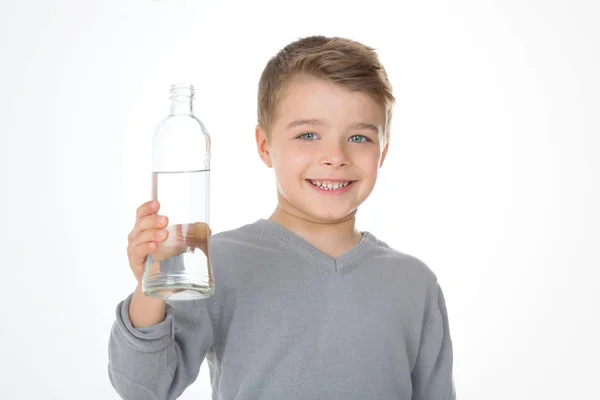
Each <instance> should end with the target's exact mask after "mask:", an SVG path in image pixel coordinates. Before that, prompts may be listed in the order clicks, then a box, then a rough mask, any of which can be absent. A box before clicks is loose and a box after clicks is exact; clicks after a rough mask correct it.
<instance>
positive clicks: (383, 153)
mask: <svg viewBox="0 0 600 400" xmlns="http://www.w3.org/2000/svg"><path fill="white" fill-rule="evenodd" d="M389 145H390V142H389V141H388V142H387V143H386V144H385V147H384V148H383V152H382V153H381V161H380V162H379V168H381V167H382V166H383V162H384V161H385V156H386V155H387V152H388V146H389Z"/></svg>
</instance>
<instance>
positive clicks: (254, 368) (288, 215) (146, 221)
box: [109, 36, 455, 400]
mask: <svg viewBox="0 0 600 400" xmlns="http://www.w3.org/2000/svg"><path fill="white" fill-rule="evenodd" d="M393 103H394V97H393V95H392V89H391V85H390V83H389V82H388V78H387V75H386V72H385V70H384V68H383V66H382V65H381V64H380V62H379V60H378V56H377V55H376V53H375V52H374V50H372V49H370V48H368V47H366V46H364V45H362V44H360V43H357V42H354V41H350V40H346V39H341V38H325V37H322V36H317V37H309V38H304V39H300V40H298V41H296V42H294V43H291V44H290V45H288V46H287V47H285V48H284V49H283V50H281V51H280V52H279V53H278V54H277V55H276V56H275V57H273V58H272V59H271V60H270V61H269V62H268V64H267V66H266V68H265V70H264V72H263V74H262V76H261V79H260V84H259V94H258V126H257V128H256V143H257V149H258V153H259V155H260V157H261V159H262V160H263V162H264V163H265V164H266V165H267V167H269V168H273V169H274V171H275V175H276V183H277V196H278V205H277V207H276V209H275V211H274V212H273V214H272V215H271V216H270V217H269V218H268V219H260V220H258V221H255V222H253V223H250V224H247V225H244V226H242V227H240V228H238V229H235V230H231V231H227V232H221V233H218V234H215V235H214V236H212V238H211V244H210V253H211V254H210V255H211V258H212V265H213V273H214V278H215V284H216V287H215V294H214V295H213V296H212V297H210V298H208V299H205V300H198V301H186V302H172V303H169V302H164V301H162V300H156V299H152V298H149V297H147V296H145V295H144V294H143V293H142V291H141V284H138V287H137V288H136V290H135V291H134V292H133V293H132V294H131V295H129V296H128V297H127V298H126V299H125V300H124V301H122V302H121V303H120V304H119V305H118V307H117V312H116V322H115V324H114V326H113V329H112V334H111V337H110V346H109V354H110V364H109V377H110V381H111V383H112V385H113V387H114V388H115V390H116V391H117V392H118V393H119V394H120V395H121V397H122V398H124V399H128V400H141V399H159V400H167V399H176V398H178V397H179V396H180V395H181V394H182V393H183V392H184V390H185V389H186V388H187V387H188V386H189V385H190V384H191V383H192V382H194V381H195V379H196V377H197V375H198V372H199V369H200V366H201V364H202V362H203V361H204V360H206V361H207V362H208V365H209V368H210V376H211V381H212V387H213V396H212V397H213V399H219V400H233V399H238V400H250V399H252V400H255V399H256V400H258V399H260V400H267V399H269V400H270V399H273V400H274V399H278V400H281V399H285V400H295V399H344V400H347V399H361V400H364V399H378V400H382V399H406V400H415V399H427V400H451V399H455V390H454V384H453V377H452V374H453V373H452V362H453V361H452V358H453V353H452V342H451V339H450V333H449V326H448V318H447V312H446V307H445V301H444V297H443V294H442V290H441V289H440V286H439V284H438V282H437V280H436V276H435V275H434V273H433V272H432V271H431V270H430V269H429V268H428V267H427V266H426V265H425V264H424V263H423V262H421V261H420V260H418V259H417V258H415V257H412V256H410V255H407V254H403V253H401V252H398V251H396V250H394V249H392V248H390V247H389V246H388V245H386V244H385V243H384V242H382V241H381V240H379V239H378V238H377V237H375V235H374V234H372V233H370V232H367V231H364V232H360V231H358V230H357V229H356V228H355V215H356V212H357V209H358V207H359V206H360V205H361V204H362V203H363V202H364V201H365V200H366V199H367V197H368V196H369V194H370V193H371V191H372V190H373V187H374V185H375V182H376V179H377V174H378V170H379V168H380V167H381V166H382V164H383V162H384V160H385V157H386V154H387V150H388V144H389V135H390V121H391V115H392V106H393ZM158 211H159V205H157V204H155V203H152V202H148V203H145V204H143V205H142V206H140V208H139V209H138V212H137V222H136V225H135V227H134V229H133V231H132V233H131V234H130V237H129V248H128V249H129V252H128V253H129V261H130V265H131V268H132V270H133V273H134V275H135V277H136V279H137V280H138V282H140V281H141V277H142V274H143V265H144V260H145V258H146V256H147V255H148V254H149V253H152V252H153V251H154V250H155V249H156V248H157V245H158V243H160V242H163V241H164V240H165V239H166V237H165V236H164V235H163V236H161V232H164V229H165V228H166V225H167V222H166V221H161V219H160V217H161V216H160V215H159V213H158Z"/></svg>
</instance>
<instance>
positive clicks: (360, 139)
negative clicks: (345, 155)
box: [350, 135, 369, 143]
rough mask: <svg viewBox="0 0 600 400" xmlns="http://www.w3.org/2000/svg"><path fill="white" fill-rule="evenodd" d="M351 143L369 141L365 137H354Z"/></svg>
mask: <svg viewBox="0 0 600 400" xmlns="http://www.w3.org/2000/svg"><path fill="white" fill-rule="evenodd" d="M350 141H351V142H354V143H364V142H368V141H369V139H368V138H367V137H365V136H363V135H354V136H352V137H351V138H350Z"/></svg>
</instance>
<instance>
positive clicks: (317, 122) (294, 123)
mask: <svg viewBox="0 0 600 400" xmlns="http://www.w3.org/2000/svg"><path fill="white" fill-rule="evenodd" d="M301 125H325V121H323V120H321V119H298V120H296V121H292V122H290V123H289V124H288V125H287V129H290V128H295V127H296V126H301Z"/></svg>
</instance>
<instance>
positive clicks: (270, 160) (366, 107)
mask: <svg viewBox="0 0 600 400" xmlns="http://www.w3.org/2000/svg"><path fill="white" fill-rule="evenodd" d="M384 123H385V115H384V110H383V108H382V107H381V106H379V105H378V104H377V103H376V102H375V101H374V100H372V99H371V98H370V97H368V96H367V95H366V94H363V93H359V92H351V91H349V90H348V89H346V88H343V87H340V86H338V85H334V84H332V83H328V82H325V81H323V80H319V79H316V78H306V77H302V78H296V79H294V80H293V81H292V82H291V83H290V84H289V85H288V86H287V87H286V90H285V92H284V93H283V96H282V99H281V101H280V103H279V105H278V108H277V112H276V115H275V116H274V119H273V123H272V126H271V132H270V138H269V140H267V137H266V132H265V130H264V129H263V128H261V127H260V126H259V127H257V129H256V140H257V145H258V150H259V154H260V156H261V158H262V160H263V161H264V162H265V164H266V165H267V166H268V167H273V169H274V171H275V177H276V183H277V190H278V202H279V207H280V208H281V209H282V210H283V211H285V212H287V213H289V214H292V215H294V216H296V217H299V218H302V219H306V220H309V221H313V222H321V223H332V222H339V221H343V220H345V219H348V218H351V217H353V216H354V214H355V213H356V210H357V208H358V206H359V205H360V204H362V203H363V202H364V201H365V200H366V198H367V197H368V196H369V195H370V194H371V192H372V190H373V187H374V186H375V182H376V180H377V174H378V170H379V168H380V167H381V165H382V164H383V161H384V159H385V155H386V153H387V144H385V145H384V143H383V141H384V138H383V127H384ZM324 187H325V188H324Z"/></svg>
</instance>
